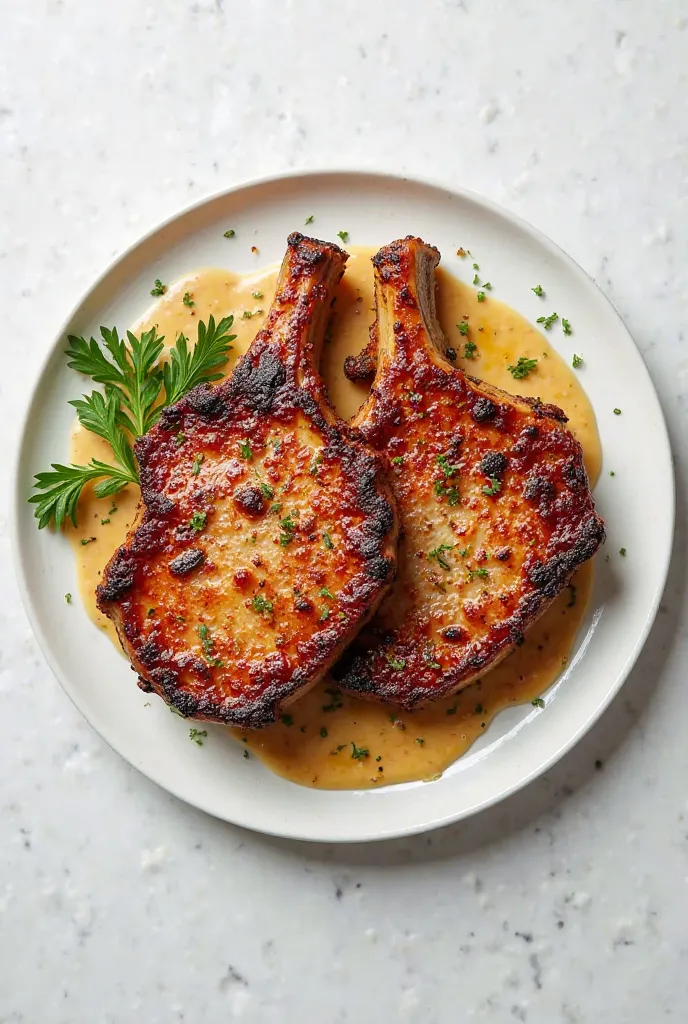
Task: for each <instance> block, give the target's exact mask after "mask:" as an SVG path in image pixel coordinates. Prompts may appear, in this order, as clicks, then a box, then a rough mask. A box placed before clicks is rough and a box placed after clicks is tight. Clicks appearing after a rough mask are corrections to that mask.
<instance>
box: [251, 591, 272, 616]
mask: <svg viewBox="0 0 688 1024" xmlns="http://www.w3.org/2000/svg"><path fill="white" fill-rule="evenodd" d="M251 607H252V608H253V610H254V612H258V613H259V614H260V615H271V614H272V609H273V603H272V601H269V600H268V599H267V598H266V597H263V595H262V594H256V595H255V597H254V598H253V600H252V601H251Z"/></svg>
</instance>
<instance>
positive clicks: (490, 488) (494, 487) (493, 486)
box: [482, 477, 502, 495]
mask: <svg viewBox="0 0 688 1024" xmlns="http://www.w3.org/2000/svg"><path fill="white" fill-rule="evenodd" d="M501 489H502V485H501V483H500V481H499V480H497V479H496V478H495V477H490V482H489V484H485V486H484V487H483V489H482V491H483V494H490V495H492V494H499V492H500V491H501Z"/></svg>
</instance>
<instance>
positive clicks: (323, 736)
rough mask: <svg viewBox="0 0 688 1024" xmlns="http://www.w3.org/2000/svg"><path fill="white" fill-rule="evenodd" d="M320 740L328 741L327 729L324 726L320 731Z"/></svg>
mask: <svg viewBox="0 0 688 1024" xmlns="http://www.w3.org/2000/svg"><path fill="white" fill-rule="evenodd" d="M320 738H321V739H323V740H326V739H327V729H326V728H325V726H324V725H323V727H322V728H321V730H320Z"/></svg>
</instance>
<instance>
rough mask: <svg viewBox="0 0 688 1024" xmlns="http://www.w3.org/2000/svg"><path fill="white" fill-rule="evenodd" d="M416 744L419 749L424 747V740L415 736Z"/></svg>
mask: <svg viewBox="0 0 688 1024" xmlns="http://www.w3.org/2000/svg"><path fill="white" fill-rule="evenodd" d="M416 743H417V744H418V746H419V747H423V746H425V740H424V739H423V738H422V737H421V736H416Z"/></svg>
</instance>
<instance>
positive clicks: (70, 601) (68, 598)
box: [64, 594, 72, 604]
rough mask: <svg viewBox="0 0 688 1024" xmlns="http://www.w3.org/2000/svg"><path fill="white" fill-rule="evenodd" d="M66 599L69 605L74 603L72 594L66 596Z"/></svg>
mask: <svg viewBox="0 0 688 1024" xmlns="http://www.w3.org/2000/svg"><path fill="white" fill-rule="evenodd" d="M64 599H65V601H66V603H67V604H71V603H72V595H71V594H65V596H64Z"/></svg>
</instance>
